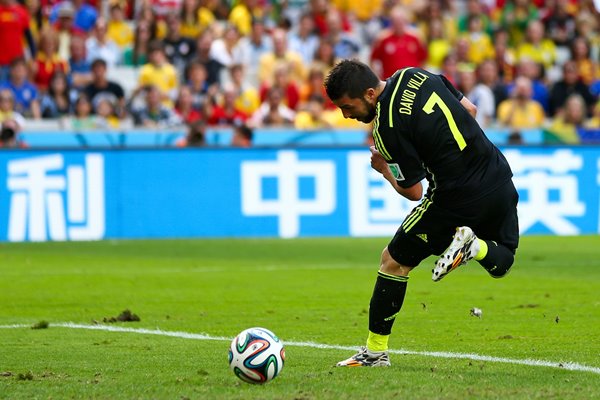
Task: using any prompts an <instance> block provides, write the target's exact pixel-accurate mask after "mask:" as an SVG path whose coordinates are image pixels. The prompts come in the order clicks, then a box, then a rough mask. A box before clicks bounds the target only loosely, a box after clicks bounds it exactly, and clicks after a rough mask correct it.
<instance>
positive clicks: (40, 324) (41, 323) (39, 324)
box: [31, 320, 50, 329]
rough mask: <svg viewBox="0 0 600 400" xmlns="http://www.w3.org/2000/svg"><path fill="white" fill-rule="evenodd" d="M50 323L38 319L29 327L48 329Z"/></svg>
mask: <svg viewBox="0 0 600 400" xmlns="http://www.w3.org/2000/svg"><path fill="white" fill-rule="evenodd" d="M49 326H50V323H49V322H48V321H43V320H42V321H39V322H37V323H35V324H33V325H31V329H48V327H49Z"/></svg>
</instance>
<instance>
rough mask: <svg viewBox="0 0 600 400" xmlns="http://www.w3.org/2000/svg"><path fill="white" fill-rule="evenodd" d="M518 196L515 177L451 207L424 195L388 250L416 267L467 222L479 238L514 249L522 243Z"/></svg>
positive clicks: (437, 253)
mask: <svg viewBox="0 0 600 400" xmlns="http://www.w3.org/2000/svg"><path fill="white" fill-rule="evenodd" d="M518 200H519V195H518V193H517V190H516V189H515V187H514V185H513V183H512V181H508V182H506V183H505V184H504V185H502V186H500V187H499V188H498V189H496V190H495V191H493V192H491V193H490V194H488V195H486V196H485V197H484V198H482V199H479V200H477V201H474V202H471V203H469V204H466V205H464V206H460V207H452V208H451V209H447V208H443V206H439V205H437V204H435V203H433V202H431V201H429V199H427V198H425V199H423V201H422V202H421V203H420V204H419V205H418V206H417V207H415V208H414V209H413V210H412V211H411V212H410V214H409V215H408V216H407V217H406V219H405V220H404V222H403V223H402V225H401V226H400V228H398V231H397V232H396V234H395V235H394V237H393V239H392V240H391V242H390V243H389V245H388V251H389V252H390V255H391V256H392V258H393V259H394V260H396V261H397V262H398V263H400V264H402V265H405V266H408V267H416V266H417V265H419V263H420V262H421V261H423V260H424V259H425V258H427V257H429V256H430V255H434V254H435V255H440V254H442V253H443V252H444V250H446V248H447V247H448V246H449V245H450V242H452V237H453V235H454V233H455V232H456V228H458V227H460V226H468V227H470V228H471V229H473V232H475V235H477V237H478V238H479V239H483V240H493V241H495V242H496V243H498V244H501V245H504V246H506V247H508V248H509V249H510V250H511V251H512V252H513V253H514V252H515V251H516V249H517V247H518V245H519V221H518V218H517V202H518Z"/></svg>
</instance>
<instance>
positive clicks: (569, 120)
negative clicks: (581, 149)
mask: <svg viewBox="0 0 600 400" xmlns="http://www.w3.org/2000/svg"><path fill="white" fill-rule="evenodd" d="M585 123H586V104H585V100H583V97H581V96H580V95H578V94H577V93H574V94H572V95H570V96H569V97H568V98H567V100H566V102H565V106H564V107H563V109H562V110H560V111H559V112H558V114H556V116H555V117H554V119H553V121H552V124H551V125H550V127H549V128H548V132H549V133H550V134H551V135H552V136H553V137H554V139H556V140H557V141H559V142H560V143H568V144H577V143H579V142H580V141H581V140H580V138H579V135H578V134H577V129H578V128H581V127H583V126H584V124H585Z"/></svg>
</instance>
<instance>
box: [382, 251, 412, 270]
mask: <svg viewBox="0 0 600 400" xmlns="http://www.w3.org/2000/svg"><path fill="white" fill-rule="evenodd" d="M379 270H380V271H381V272H383V273H386V274H390V275H402V276H408V274H409V272H410V271H411V270H412V267H407V266H405V265H402V264H400V263H398V262H397V261H396V260H394V259H393V258H392V256H391V255H390V252H389V250H388V248H387V246H386V247H385V248H384V249H383V251H382V252H381V262H380V265H379Z"/></svg>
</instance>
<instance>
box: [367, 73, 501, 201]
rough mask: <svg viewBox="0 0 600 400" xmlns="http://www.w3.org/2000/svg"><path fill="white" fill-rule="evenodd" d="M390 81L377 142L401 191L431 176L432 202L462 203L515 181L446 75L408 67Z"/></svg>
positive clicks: (376, 127) (379, 115) (378, 121)
mask: <svg viewBox="0 0 600 400" xmlns="http://www.w3.org/2000/svg"><path fill="white" fill-rule="evenodd" d="M386 83H387V84H386V86H385V89H384V90H383V92H382V93H381V95H380V96H379V99H378V102H377V105H376V110H377V113H376V117H375V121H374V125H373V139H374V141H375V147H376V148H377V150H378V151H379V152H380V153H381V154H382V155H383V157H384V158H385V159H386V161H387V163H388V165H389V166H390V169H391V171H392V173H393V175H394V177H395V178H396V180H397V182H398V184H399V185H400V186H401V187H406V188H407V187H410V186H412V185H414V184H415V183H417V182H419V181H421V180H422V179H423V178H427V180H428V182H429V188H428V190H427V194H426V196H427V197H428V198H429V199H430V200H431V201H433V202H436V203H438V204H440V205H452V204H457V203H463V204H464V203H465V202H469V201H471V200H477V199H479V198H481V197H483V196H485V195H486V194H487V193H489V192H491V191H493V190H494V189H496V188H498V187H499V186H500V185H502V184H503V183H505V182H506V181H508V180H509V179H510V178H511V177H512V172H511V170H510V167H509V165H508V162H507V161H506V159H505V158H504V156H503V155H502V153H501V152H500V151H499V150H498V148H496V146H494V145H493V144H492V142H490V141H489V139H488V138H487V137H486V136H485V134H484V133H483V131H482V130H481V128H480V127H479V125H478V124H477V122H476V121H475V119H474V118H473V117H472V116H471V115H470V114H469V112H468V111H467V110H466V109H465V108H464V107H463V106H462V105H461V104H460V100H461V99H462V97H463V95H462V93H460V92H459V91H458V90H456V89H455V88H454V86H452V84H451V83H450V82H448V80H447V79H446V78H445V77H443V76H441V75H435V74H432V73H430V72H428V71H425V70H422V69H420V68H405V69H402V70H399V71H397V72H396V73H395V74H394V75H393V76H392V77H390V78H389V79H388V80H387V82H386Z"/></svg>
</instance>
